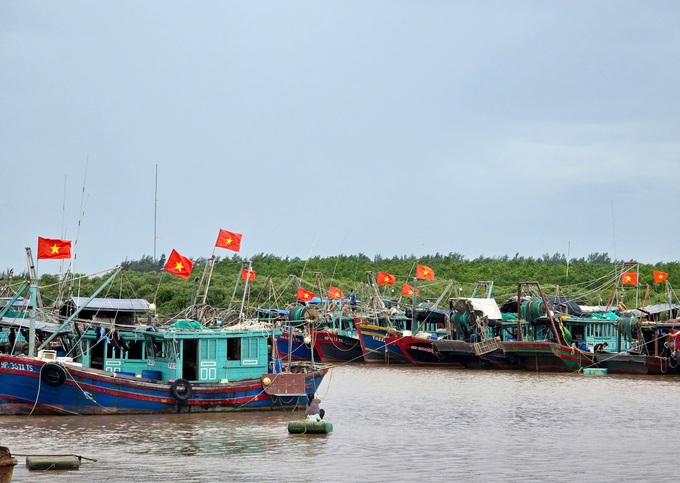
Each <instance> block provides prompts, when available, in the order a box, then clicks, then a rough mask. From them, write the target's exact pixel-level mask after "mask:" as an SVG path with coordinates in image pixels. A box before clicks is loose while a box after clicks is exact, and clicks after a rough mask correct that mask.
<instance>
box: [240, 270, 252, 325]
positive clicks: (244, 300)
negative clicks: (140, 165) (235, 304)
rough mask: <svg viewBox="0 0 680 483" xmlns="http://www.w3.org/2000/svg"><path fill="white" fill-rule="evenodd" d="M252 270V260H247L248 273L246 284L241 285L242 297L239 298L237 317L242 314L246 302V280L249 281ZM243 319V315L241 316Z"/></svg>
mask: <svg viewBox="0 0 680 483" xmlns="http://www.w3.org/2000/svg"><path fill="white" fill-rule="evenodd" d="M252 270H253V262H252V261H250V260H249V261H248V273H247V274H246V284H245V286H244V287H243V298H242V299H241V310H240V311H239V317H241V315H243V305H244V304H245V303H246V293H247V292H248V282H249V281H250V272H252ZM243 318H244V319H245V316H244V317H243Z"/></svg>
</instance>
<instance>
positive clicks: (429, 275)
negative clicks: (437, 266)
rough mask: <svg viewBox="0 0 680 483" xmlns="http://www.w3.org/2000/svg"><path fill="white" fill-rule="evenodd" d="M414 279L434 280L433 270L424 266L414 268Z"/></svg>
mask: <svg viewBox="0 0 680 483" xmlns="http://www.w3.org/2000/svg"><path fill="white" fill-rule="evenodd" d="M416 278H422V279H424V280H434V270H432V269H431V268H430V267H426V266H425V265H417V266H416Z"/></svg>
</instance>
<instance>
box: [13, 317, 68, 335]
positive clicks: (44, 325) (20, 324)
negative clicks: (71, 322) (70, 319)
mask: <svg viewBox="0 0 680 483" xmlns="http://www.w3.org/2000/svg"><path fill="white" fill-rule="evenodd" d="M30 324H31V321H30V319H17V318H16V317H3V318H2V319H0V326H3V327H9V328H15V329H28V328H29V327H30ZM58 328H59V324H52V323H50V322H41V321H39V320H36V321H35V329H36V330H42V331H43V332H50V333H54V332H56V331H57V329H58ZM69 331H70V329H68V328H63V329H61V330H60V331H59V333H60V334H62V333H64V332H69Z"/></svg>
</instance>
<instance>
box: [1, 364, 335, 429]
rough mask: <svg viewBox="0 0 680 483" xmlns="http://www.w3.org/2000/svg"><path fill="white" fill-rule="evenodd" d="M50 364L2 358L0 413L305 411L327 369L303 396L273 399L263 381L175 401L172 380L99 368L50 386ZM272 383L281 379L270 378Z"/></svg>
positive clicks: (200, 386) (314, 376)
mask: <svg viewBox="0 0 680 483" xmlns="http://www.w3.org/2000/svg"><path fill="white" fill-rule="evenodd" d="M47 362H48V361H44V360H41V359H37V358H34V357H14V356H7V355H0V414H29V413H31V412H33V413H34V414H61V415H85V414H150V413H180V412H219V411H247V410H278V409H293V408H295V407H304V405H305V402H306V394H313V393H314V392H315V391H316V389H317V388H318V387H319V385H320V384H321V381H322V380H323V377H324V375H325V374H326V373H327V371H328V369H327V368H321V369H319V370H316V371H314V372H310V373H307V374H305V378H304V384H305V387H304V392H305V395H301V394H299V393H298V394H299V395H291V396H275V395H269V394H267V393H266V392H265V384H264V382H263V379H265V377H264V376H265V375H263V377H262V378H259V379H258V378H255V379H245V380H242V381H237V382H229V383H225V384H218V383H192V389H193V394H192V396H191V397H190V398H189V399H187V400H185V401H181V400H178V399H176V398H175V397H173V394H172V392H171V384H170V382H168V381H152V380H150V379H138V378H135V377H127V376H115V375H114V373H111V372H106V371H100V370H97V369H90V368H82V367H79V366H76V365H70V364H64V365H63V367H64V368H65V370H66V373H67V377H66V380H65V381H64V382H63V383H62V384H61V385H59V386H56V387H55V386H52V385H48V384H46V383H45V382H44V381H43V380H42V379H41V369H42V367H43V366H44V365H45V364H46V363H47ZM266 376H268V377H269V378H270V380H271V381H274V380H276V378H277V377H280V375H277V374H267V375H266Z"/></svg>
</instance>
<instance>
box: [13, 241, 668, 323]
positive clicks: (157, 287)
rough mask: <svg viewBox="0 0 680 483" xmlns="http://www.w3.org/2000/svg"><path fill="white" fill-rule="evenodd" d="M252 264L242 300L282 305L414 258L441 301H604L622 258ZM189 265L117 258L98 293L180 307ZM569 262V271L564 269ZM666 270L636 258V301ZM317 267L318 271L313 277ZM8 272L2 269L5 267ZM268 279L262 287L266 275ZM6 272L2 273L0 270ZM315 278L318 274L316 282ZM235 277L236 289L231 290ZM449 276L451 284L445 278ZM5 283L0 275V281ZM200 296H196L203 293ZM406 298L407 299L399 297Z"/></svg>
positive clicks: (220, 276)
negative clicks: (532, 287) (488, 285)
mask: <svg viewBox="0 0 680 483" xmlns="http://www.w3.org/2000/svg"><path fill="white" fill-rule="evenodd" d="M249 260H250V261H251V262H252V267H253V270H255V271H256V272H257V274H256V276H255V280H254V281H252V282H249V284H248V286H249V290H248V293H246V300H249V301H250V304H251V306H254V305H259V306H269V307H282V306H283V305H285V304H286V303H294V301H295V291H296V290H297V287H298V284H300V285H301V286H302V287H303V288H305V289H307V290H310V291H311V292H314V293H316V294H318V295H322V296H325V293H324V291H325V288H324V286H325V287H326V288H327V287H328V286H330V285H333V286H335V287H338V288H340V289H341V290H342V291H343V292H344V293H345V294H347V293H349V291H350V290H353V289H354V290H355V291H356V292H357V295H358V296H359V297H360V298H362V297H363V298H366V297H368V296H369V295H370V293H369V288H368V280H369V279H368V278H367V272H373V273H377V272H387V273H390V274H392V275H395V276H396V284H395V285H392V286H381V287H380V291H381V293H382V294H383V295H387V296H392V297H395V298H399V297H400V293H401V288H402V285H403V284H404V283H408V284H409V285H412V283H413V276H414V274H415V265H416V264H423V265H427V266H429V267H430V268H432V269H433V270H434V272H435V281H434V282H430V281H418V288H419V290H420V299H419V300H421V301H424V300H435V299H437V298H439V297H440V296H442V294H443V292H444V291H445V289H448V292H447V293H446V294H444V297H443V300H446V299H447V298H448V297H452V296H470V295H471V294H472V292H473V290H474V287H475V285H476V283H477V282H479V281H493V282H494V290H493V294H492V295H493V297H494V298H496V299H497V300H498V301H499V302H502V301H504V300H505V299H507V298H508V297H510V296H512V295H513V294H516V293H517V283H518V282H521V281H538V282H540V283H541V285H542V286H543V288H544V290H545V292H546V294H547V295H555V294H556V293H557V294H559V295H565V296H573V297H574V298H575V299H576V300H577V301H578V302H579V303H581V304H588V305H599V304H606V303H607V301H608V299H609V297H610V294H611V291H612V286H613V284H614V281H615V280H616V278H615V277H616V273H615V272H616V270H618V271H619V272H620V270H621V266H622V262H620V261H614V260H612V259H611V257H610V256H609V255H608V254H607V253H591V254H590V255H588V256H587V257H582V258H572V259H570V260H569V263H568V264H567V257H566V256H565V255H564V254H560V253H555V254H553V255H550V254H548V253H546V254H544V255H542V256H540V257H524V256H520V254H519V253H517V254H515V256H508V255H504V256H498V257H486V256H484V255H480V256H479V257H477V258H474V259H468V258H466V257H465V256H463V255H462V254H460V253H453V252H452V253H449V254H441V253H436V254H434V255H428V256H423V257H416V256H413V255H411V256H393V257H390V258H388V257H382V256H381V255H375V256H374V257H372V258H371V257H368V256H367V255H365V254H363V253H359V254H357V255H338V256H330V257H321V256H316V257H312V258H310V259H308V260H302V259H300V258H298V257H292V258H291V257H280V256H277V255H273V254H265V253H260V254H257V255H254V256H252V257H250V259H249ZM193 261H194V262H195V265H194V267H193V270H192V273H191V276H190V277H189V279H188V280H184V279H182V278H179V277H176V276H174V275H171V274H169V273H165V272H163V270H162V269H163V267H164V266H165V263H166V256H165V255H161V257H160V258H158V259H157V260H154V259H153V257H151V256H150V255H143V256H142V257H140V258H139V259H126V260H124V261H122V262H121V264H120V266H121V267H122V268H123V273H122V275H121V276H120V277H119V278H118V279H117V280H116V281H114V282H113V283H112V284H111V285H109V287H107V289H105V291H104V292H103V294H102V295H100V296H107V297H120V298H143V299H146V300H148V301H154V300H155V302H156V305H157V307H158V311H159V313H161V314H167V313H172V312H178V311H180V310H182V309H184V308H186V307H187V306H188V305H190V304H191V303H192V301H193V300H194V299H195V297H196V292H197V290H198V288H199V282H200V278H201V276H202V274H203V271H204V270H205V267H206V266H207V262H208V260H207V259H206V258H204V257H201V258H196V259H193ZM243 261H244V258H243V257H242V256H240V255H239V254H237V253H236V254H233V255H232V256H231V257H224V258H219V257H218V258H216V259H215V264H214V269H213V273H212V278H211V283H210V290H209V291H208V296H207V300H206V302H207V303H208V304H210V305H212V306H214V307H227V306H228V305H229V304H230V302H231V301H232V300H235V301H237V302H238V305H240V302H241V300H242V299H243V298H244V297H243V295H244V286H245V283H244V282H243V281H242V280H240V277H239V275H240V270H241V267H242V262H243ZM567 269H568V271H567ZM635 270H636V269H635ZM655 270H656V271H662V272H666V273H668V274H669V278H668V280H669V282H670V283H671V285H672V284H674V283H676V282H677V281H680V262H667V263H664V262H659V263H656V264H644V265H640V294H639V297H640V302H639V304H640V305H641V304H642V298H643V296H644V290H645V288H646V286H647V285H649V287H650V289H649V290H650V292H649V296H648V303H656V302H663V301H665V300H666V297H665V288H664V287H665V286H664V285H663V284H654V283H653V278H652V271H655ZM315 273H320V274H323V278H321V276H315ZM5 275H6V274H5ZM268 276H269V277H271V284H267V286H266V287H265V281H266V279H267V277H268ZM0 278H4V277H0ZM24 278H27V274H26V273H23V274H20V275H15V278H14V281H15V282H16V281H18V280H20V279H24ZM317 278H318V281H317ZM105 279H106V275H103V276H101V277H93V278H79V279H78V280H76V281H74V282H73V288H72V294H73V295H80V296H88V295H90V294H91V293H93V292H94V290H96V289H97V288H98V287H99V285H101V283H102V282H103V281H104V280H105ZM237 279H239V284H238V288H237V290H236V291H234V287H235V285H236V282H237ZM451 281H453V283H450V282H451ZM1 283H3V282H0V284H1ZM58 284H59V280H58V276H56V275H48V274H45V275H42V276H41V278H40V281H39V285H40V286H41V287H42V288H41V293H42V295H43V299H44V300H45V301H47V303H49V301H53V300H55V299H56V297H57V291H58ZM617 295H618V296H619V297H622V300H623V301H624V303H626V305H630V304H631V303H632V305H633V306H634V305H635V302H634V300H635V287H633V286H623V287H619V289H618V290H617ZM201 300H202V298H201ZM402 300H403V301H404V302H408V303H410V300H411V299H410V298H407V297H402Z"/></svg>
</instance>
